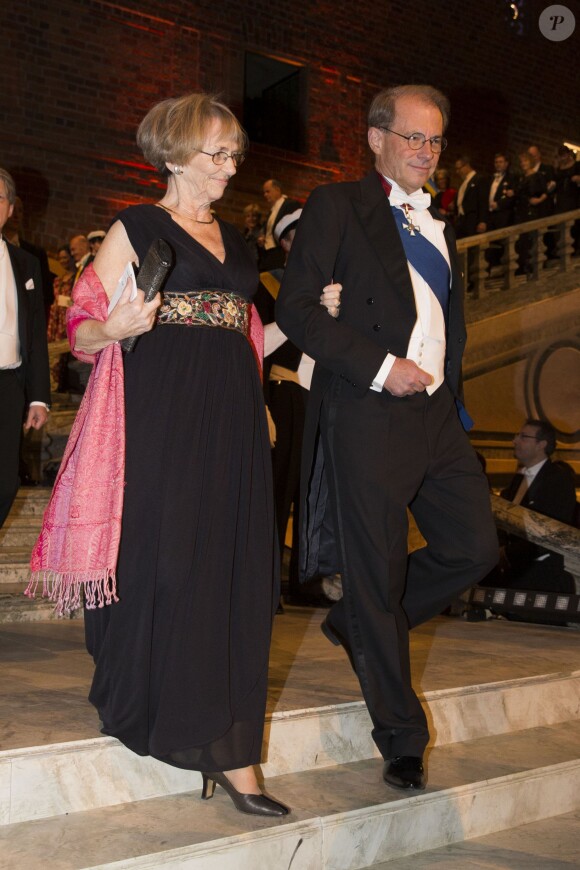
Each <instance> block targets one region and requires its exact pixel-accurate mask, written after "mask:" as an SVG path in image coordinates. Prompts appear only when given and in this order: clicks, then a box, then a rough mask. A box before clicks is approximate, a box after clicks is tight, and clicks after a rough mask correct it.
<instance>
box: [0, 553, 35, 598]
mask: <svg viewBox="0 0 580 870" xmlns="http://www.w3.org/2000/svg"><path fill="white" fill-rule="evenodd" d="M31 550H32V547H2V549H1V550H0V592H2V591H6V586H8V585H13V584H15V583H21V584H24V585H26V583H27V582H28V573H29V571H30V567H29V566H30V551H31Z"/></svg>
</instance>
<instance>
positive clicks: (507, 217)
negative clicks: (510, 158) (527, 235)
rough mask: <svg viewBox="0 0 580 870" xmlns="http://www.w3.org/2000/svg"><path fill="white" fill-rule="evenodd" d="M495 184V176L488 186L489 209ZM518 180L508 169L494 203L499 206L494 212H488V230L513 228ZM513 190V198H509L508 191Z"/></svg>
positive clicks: (498, 188)
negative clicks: (490, 196) (490, 194)
mask: <svg viewBox="0 0 580 870" xmlns="http://www.w3.org/2000/svg"><path fill="white" fill-rule="evenodd" d="M492 184H493V175H492V177H491V178H490V179H489V181H488V182H487V184H486V196H487V206H488V207H489V193H490V190H491V185H492ZM517 184H518V179H517V177H516V176H515V175H514V174H513V173H512V172H510V170H509V169H508V170H507V172H505V173H504V176H503V178H502V180H501V181H500V183H499V185H498V187H497V190H496V192H495V195H494V197H493V201H494V202H495V204H496V205H497V208H496V209H495V210H494V211H488V213H487V218H486V223H487V229H488V230H490V231H491V230H503V229H504V228H505V227H509V226H511V224H513V222H514V208H515V204H516V197H515V192H516V190H517ZM507 190H512V191H513V192H514V195H513V196H508V195H507V193H506V191H507Z"/></svg>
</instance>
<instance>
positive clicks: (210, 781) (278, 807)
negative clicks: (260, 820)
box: [201, 773, 290, 816]
mask: <svg viewBox="0 0 580 870" xmlns="http://www.w3.org/2000/svg"><path fill="white" fill-rule="evenodd" d="M202 778H203V790H202V792H201V799H202V801H208V800H209V799H210V798H212V797H213V793H214V791H215V784H216V782H217V784H218V785H221V787H222V788H223V790H224V791H226V792H227V793H228V794H229V796H230V797H231V799H232V802H233V804H234V806H235V808H236V809H237V810H239V811H240V812H241V813H251V814H252V815H255V816H287V815H288V813H289V812H290V810H289V809H288V807H285V806H284V804H280V803H278V801H275V800H273V799H272V798H269V797H266V795H265V794H241V792H239V791H238V790H237V789H235V788H234V786H233V785H232V784H231V782H230V781H229V779H228V778H227V776H226V775H225V773H202Z"/></svg>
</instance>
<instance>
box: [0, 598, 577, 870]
mask: <svg viewBox="0 0 580 870" xmlns="http://www.w3.org/2000/svg"><path fill="white" fill-rule="evenodd" d="M288 610H289V611H290V613H289V614H287V615H285V616H283V617H278V618H277V621H276V625H275V631H274V646H273V659H274V661H273V664H272V675H271V676H272V678H271V686H272V691H273V692H274V694H275V695H276V698H275V699H272V703H271V704H270V713H269V716H268V721H267V727H266V744H267V759H268V760H267V762H266V763H265V764H264V765H263V768H262V770H263V773H264V776H265V777H266V779H267V787H268V789H269V790H270V791H271V792H272V794H275V795H276V796H277V797H278V798H279V799H281V800H283V801H285V802H287V803H288V805H289V806H291V807H292V813H291V815H289V816H288V817H286V818H284V819H281V820H276V821H274V822H272V821H270V820H267V819H259V818H255V817H251V816H243V815H241V814H239V813H237V812H236V811H235V810H234V809H233V806H232V804H231V802H230V801H229V798H228V797H227V796H226V795H225V794H224V793H223V791H221V789H219V788H218V789H217V791H216V795H215V797H214V798H213V800H212V801H209V802H204V803H202V802H201V801H200V800H199V798H200V791H199V790H200V785H201V783H200V777H199V775H198V774H196V773H189V772H185V771H181V770H178V769H175V768H170V767H167V766H165V765H162V764H160V763H158V762H155V761H153V760H152V759H149V758H140V757H138V756H136V755H133V754H132V753H130V752H129V751H128V750H127V749H125V748H124V747H123V746H121V745H120V744H119V743H118V742H117V741H116V740H114V739H112V738H108V737H100V736H93V735H94V734H96V733H97V732H96V731H95V730H93V731H92V733H91V730H90V727H89V723H90V722H91V721H93V726H92V728H93V729H94V728H95V724H94V719H96V716H95V714H94V713H93V712H91V711H90V710H88V711H87V719H86V723H85V725H84V730H83V729H80V730H79V732H78V733H79V738H78V739H72V740H70V739H69V740H65V741H63V742H54V740H52V742H50V738H54V736H56V735H57V733H58V731H59V729H58V728H57V729H56V731H51V732H50V733H48V732H45V738H49V739H48V740H46V739H45V740H38V742H37V743H35V744H34V745H30V744H31V739H36V738H33V737H32V734H33V731H32V729H33V728H34V726H33V724H31V723H30V722H27V723H26V724H27V727H28V728H29V729H30V731H29V733H30V737H28V736H27V733H28V732H25V733H24V734H23V735H22V736H21V738H20V739H18V738H17V737H16V736H15V735H14V734H13V735H12V737H11V738H9V739H8V740H7V741H6V742H7V743H10V744H11V745H12V748H7V749H5V750H4V751H2V752H0V822H1V823H2V827H0V867H7V868H18V870H29V868H30V870H32V868H35V870H36V868H37V867H39V866H41V865H42V864H44V865H46V866H48V867H50V868H51V870H53V868H54V870H60V868H62V870H65V868H67V870H73V868H74V870H77V868H78V870H80V868H87V870H88V868H93V870H96V868H100V870H105V868H111V870H112V868H160V867H176V868H191V870H234V868H235V870H249V868H252V870H287V868H290V870H327V868H328V870H330V868H332V870H347V868H348V870H362V868H370V867H376V866H382V865H383V863H385V862H387V863H386V866H393V867H394V868H396V866H397V862H398V860H402V859H403V858H405V857H406V856H407V857H408V856H415V857H416V858H417V860H420V858H421V855H423V854H424V855H427V854H428V853H429V852H430V851H431V850H435V849H447V848H449V846H450V845H451V844H453V843H457V844H460V843H464V842H465V841H470V840H472V839H473V838H480V837H487V838H489V837H490V835H491V834H493V833H494V832H500V831H507V830H510V829H515V828H517V827H518V826H522V825H530V824H533V823H535V822H539V821H541V820H547V819H555V818H556V817H559V816H563V814H566V813H568V814H569V813H574V812H576V814H577V815H578V812H579V811H580V651H579V649H578V646H579V645H578V635H577V633H574V632H573V631H572V630H570V629H547V628H539V627H536V626H522V625H516V624H510V623H508V622H505V621H494V623H492V624H490V623H483V624H477V625H472V624H468V623H465V622H463V621H462V620H458V619H457V620H444V619H441V620H434V621H433V623H432V624H429V628H425V629H424V630H423V631H422V632H421V633H420V634H418V635H417V638H416V640H415V641H414V643H415V644H416V646H415V659H416V660H422V661H423V660H424V661H423V674H424V676H425V680H423V684H424V685H427V686H428V685H429V684H431V685H432V686H433V688H426V689H425V691H424V692H423V695H422V700H423V703H424V705H425V709H426V711H427V715H428V717H429V720H430V728H431V733H432V734H433V744H432V746H431V747H430V750H429V753H428V757H427V763H428V772H429V785H428V788H427V790H426V791H425V792H422V793H418V794H411V795H409V794H407V793H405V792H397V791H395V790H392V789H390V788H388V787H387V786H386V785H385V784H384V783H383V782H382V778H381V760H380V759H379V758H378V757H377V755H376V752H375V749H374V745H373V744H372V741H371V740H370V737H369V732H370V722H369V719H368V715H367V713H366V708H365V707H364V705H363V703H362V701H361V700H360V698H359V697H357V692H356V687H355V686H354V683H353V678H352V674H351V673H350V670H349V668H348V664H347V663H346V659H345V657H344V656H342V654H341V651H340V650H335V649H334V648H331V647H330V645H329V644H327V643H326V642H325V640H324V638H322V636H321V635H320V632H319V630H318V623H319V622H320V620H321V618H322V616H323V613H322V612H316V611H307V610H306V609H304V610H303V611H302V612H301V611H300V609H298V608H296V609H293V608H289V609H288ZM53 626H54V623H53V624H51V625H50V626H47V627H44V628H43V629H42V635H41V637H40V639H39V643H38V646H35V645H34V644H29V643H27V644H26V649H27V650H28V653H27V654H28V656H29V657H30V660H31V661H33V662H34V661H36V660H37V657H38V651H39V650H41V649H44V648H47V647H48V649H49V651H50V645H49V644H48V642H47V638H48V637H49V632H50V631H51V630H53V631H55V630H56V629H53ZM80 628H81V627H80V626H78V625H75V624H71V623H69V624H68V625H64V626H63V625H61V626H59V630H60V633H61V634H62V636H63V637H65V636H66V637H67V638H68V641H69V643H68V646H66V645H65V646H63V650H64V653H63V658H62V659H61V660H59V662H58V663H55V666H54V667H55V672H56V670H58V674H59V683H62V689H61V690H60V691H61V695H60V696H59V697H60V704H61V706H62V704H63V703H66V701H67V700H68V701H70V700H71V698H70V692H71V691H72V690H73V688H74V685H75V681H74V679H73V676H72V675H73V672H74V673H75V674H76V671H75V669H74V668H71V676H70V677H69V678H68V682H67V674H66V670H67V669H66V667H65V668H64V671H65V673H64V674H63V673H62V672H63V663H64V662H66V661H67V660H70V655H71V650H72V649H73V646H72V645H71V643H70V639H71V638H72V637H75V638H77V639H78V636H79V629H80ZM33 630H34V627H33V626H31V627H29V628H28V629H27V628H26V626H12V627H10V628H9V629H8V630H7V634H6V637H7V638H9V639H11V642H12V644H13V646H14V648H17V647H18V644H17V640H18V639H19V638H20V639H25V638H26V637H30V635H26V634H23V632H25V631H33ZM478 648H479V649H478ZM53 652H54V651H53ZM80 654H81V651H80V649H79V655H80ZM75 655H76V653H75ZM83 661H84V660H83ZM486 661H487V662H488V664H489V666H488V667H487V668H486V666H485V665H486ZM311 663H314V666H315V667H314V669H313V668H312V667H311V666H310V665H311ZM3 664H5V663H3ZM430 666H431V667H430ZM46 667H47V668H48V667H49V665H47V666H46ZM450 667H451V668H455V669H456V670H457V669H458V668H459V669H462V670H463V673H462V674H461V673H460V674H457V673H455V678H454V679H451V672H450V671H449V670H448V669H449V668H450ZM83 668H84V665H83ZM474 669H475V670H474ZM21 673H22V674H25V673H26V671H25V670H22V671H18V674H19V675H20V674H21ZM83 673H85V671H83ZM474 673H479V675H480V679H479V680H474V679H473V674H474ZM429 674H430V675H431V676H430V678H429V679H427V677H428V676H429ZM484 675H485V677H486V679H483V677H484ZM510 675H511V676H510ZM462 677H463V679H462ZM498 677H499V678H498ZM63 681H64V682H63ZM30 682H31V690H32V688H33V684H34V686H35V687H36V689H37V688H38V686H39V685H41V681H40V678H39V681H35V680H34V679H33V678H30ZM298 683H299V684H300V686H297V685H296V684H298ZM333 684H334V686H335V687H336V688H335V689H334V690H333ZM67 686H68V689H67ZM353 687H354V688H353ZM52 690H53V691H55V686H52ZM23 691H24V690H23ZM278 693H279V694H278ZM317 694H318V695H319V697H320V703H316V697H317ZM23 697H24V695H23ZM332 697H334V698H335V699H336V698H337V697H338V698H341V697H342V698H344V700H343V701H339V702H333V703H324V701H325V700H328V699H329V698H332ZM284 699H286V700H284ZM301 699H303V700H304V702H305V704H304V706H301V705H300V700H301ZM75 703H76V702H75ZM39 706H40V705H39ZM23 709H24V708H23ZM40 712H41V713H42V710H40ZM31 714H32V715H34V709H33V708H32V710H31ZM20 715H22V714H21V713H18V712H17V713H15V715H14V717H13V721H14V723H15V724H17V723H18V722H19V721H20V718H19V717H20ZM22 721H24V720H22ZM0 727H1V722H0ZM59 727H60V728H61V733H62V726H59ZM82 733H89V734H91V736H89V737H84V738H82V737H80V734H82ZM543 823H545V822H543ZM576 834H578V830H576ZM458 861H460V859H458ZM402 866H412V865H410V864H409V865H407V864H405V865H402ZM417 866H423V865H419V864H418V865H417ZM425 866H427V865H425ZM434 866H435V865H434ZM440 866H449V867H451V866H457V867H458V868H459V867H461V866H462V865H461V863H457V865H451V864H449V865H445V864H441V865H440ZM465 866H468V865H467V864H464V865H463V867H465ZM500 866H501V865H500ZM538 866H543V867H544V866H545V867H549V865H538ZM462 870H463V868H462Z"/></svg>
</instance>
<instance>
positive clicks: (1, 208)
mask: <svg viewBox="0 0 580 870" xmlns="http://www.w3.org/2000/svg"><path fill="white" fill-rule="evenodd" d="M13 209H14V206H13V205H11V204H10V203H9V202H8V191H7V190H6V184H5V183H4V182H3V181H2V180H0V232H1V231H2V230H3V229H4V224H5V223H6V221H7V220H8V218H9V217H10V215H11V214H12V211H13Z"/></svg>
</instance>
